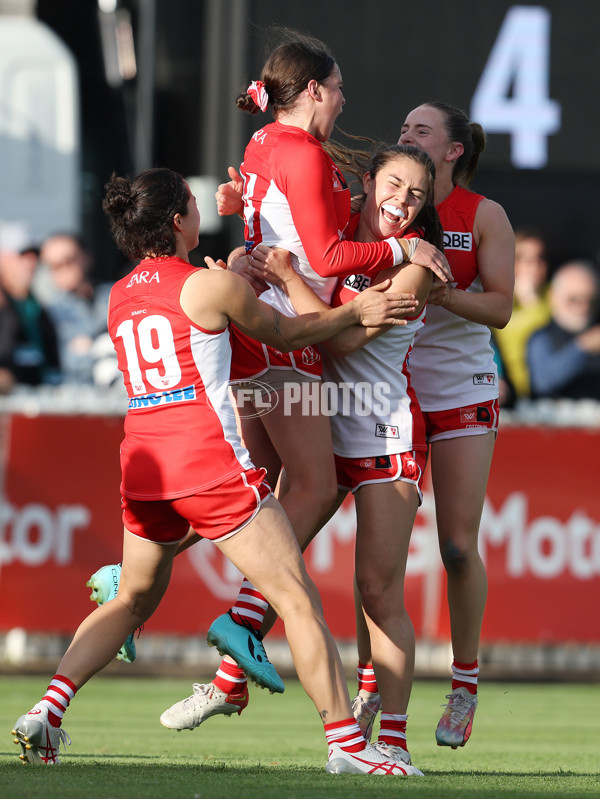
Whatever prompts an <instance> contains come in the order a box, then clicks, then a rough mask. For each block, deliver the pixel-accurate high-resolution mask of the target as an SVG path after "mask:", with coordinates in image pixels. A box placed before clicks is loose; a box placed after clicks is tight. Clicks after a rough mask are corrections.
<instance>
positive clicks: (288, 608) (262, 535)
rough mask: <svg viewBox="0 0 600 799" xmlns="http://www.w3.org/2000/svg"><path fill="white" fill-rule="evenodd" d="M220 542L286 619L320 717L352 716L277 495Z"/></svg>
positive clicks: (317, 600)
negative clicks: (254, 516)
mask: <svg viewBox="0 0 600 799" xmlns="http://www.w3.org/2000/svg"><path fill="white" fill-rule="evenodd" d="M218 547H219V549H221V551H222V552H223V554H224V555H225V556H226V557H228V558H229V559H230V560H231V561H232V563H233V564H234V565H235V566H237V568H238V569H240V571H242V572H243V573H244V574H245V575H246V576H247V578H248V579H249V580H250V581H251V582H252V584H253V585H255V586H256V587H257V588H258V590H259V591H260V592H261V593H262V594H263V595H264V596H265V597H266V598H267V599H268V600H269V602H270V603H271V604H272V606H273V608H274V609H275V611H276V613H277V615H278V616H279V617H280V618H281V619H282V621H283V623H284V625H285V632H286V637H287V639H288V643H289V645H290V649H291V652H292V657H293V659H294V665H295V667H296V672H297V674H298V678H299V679H300V682H301V683H302V685H303V687H304V689H305V691H306V693H307V694H308V695H309V696H310V698H311V699H312V700H313V702H314V704H315V706H316V708H317V711H318V712H319V715H320V716H321V719H322V721H323V722H324V723H326V722H327V723H329V722H332V721H341V720H343V719H347V718H350V717H351V715H352V711H351V708H350V698H349V696H348V690H347V687H346V680H345V676H344V671H343V668H342V664H341V660H340V657H339V653H338V651H337V648H336V646H335V642H334V640H333V637H332V635H331V633H330V632H329V629H328V627H327V626H326V624H325V620H324V618H323V609H322V606H321V600H320V598H319V594H318V592H317V589H316V587H315V585H314V583H313V582H312V580H311V579H310V578H309V576H308V574H307V573H306V569H305V566H304V561H303V560H302V554H301V552H300V549H299V548H298V545H297V542H296V540H295V538H294V535H293V532H292V529H291V527H290V525H289V522H288V520H287V519H286V517H285V514H284V513H283V512H282V510H281V506H280V505H279V503H278V502H277V500H275V499H270V500H268V501H267V502H266V503H265V504H264V505H263V507H262V509H261V511H260V512H259V513H258V515H257V517H256V518H255V519H254V520H253V521H252V522H250V524H248V525H247V526H246V527H245V528H244V529H243V530H242V531H241V532H239V533H237V534H236V535H234V536H232V538H229V539H227V540H226V541H222V542H220V543H219V544H218Z"/></svg>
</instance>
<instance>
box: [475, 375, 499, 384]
mask: <svg viewBox="0 0 600 799" xmlns="http://www.w3.org/2000/svg"><path fill="white" fill-rule="evenodd" d="M473 385H474V386H495V385H496V375H495V374H494V373H493V372H486V373H485V374H476V375H473Z"/></svg>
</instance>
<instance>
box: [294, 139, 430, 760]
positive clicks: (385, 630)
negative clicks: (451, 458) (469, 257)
mask: <svg viewBox="0 0 600 799" xmlns="http://www.w3.org/2000/svg"><path fill="white" fill-rule="evenodd" d="M434 174H435V168H434V167H433V164H432V162H431V160H430V159H429V157H428V156H426V155H425V154H424V153H423V152H422V151H420V150H418V149H417V148H414V147H404V146H392V147H388V148H385V149H383V150H380V151H379V152H378V153H377V154H376V155H375V156H374V158H373V159H372V160H371V162H370V164H369V167H368V172H367V174H366V175H365V178H364V190H365V199H364V203H363V206H362V209H361V213H360V214H357V215H355V216H354V217H353V218H352V219H351V221H350V223H349V225H348V228H347V235H348V237H352V238H353V239H354V240H355V241H365V240H371V239H373V238H376V237H377V238H381V237H382V236H383V235H385V234H388V235H389V232H390V231H394V232H395V233H396V234H398V233H399V232H400V233H402V234H404V235H410V229H411V227H417V228H422V229H424V234H425V235H427V236H428V238H429V240H430V241H432V242H433V243H434V244H436V245H437V246H441V238H442V229H441V225H440V223H439V219H438V217H437V214H436V213H435V211H434V209H433V205H432V201H433V180H434ZM292 275H293V273H292ZM384 276H385V277H388V276H390V277H392V276H393V283H392V285H393V287H394V289H395V290H397V291H402V292H410V293H413V294H414V295H415V297H416V298H417V301H418V305H417V307H416V308H415V311H414V314H413V315H411V316H409V317H407V324H406V325H405V326H402V327H396V328H394V329H390V330H388V331H387V332H384V333H383V334H382V331H374V330H371V331H369V330H364V329H363V330H358V328H352V329H350V330H347V331H343V332H342V333H341V334H338V335H337V336H334V337H333V338H332V339H329V340H328V341H327V342H326V345H325V346H324V347H323V348H322V351H323V356H324V363H323V377H324V380H325V384H324V388H326V389H327V393H326V396H327V397H328V398H329V399H328V403H327V404H328V405H329V406H330V408H331V410H333V409H334V408H337V412H336V413H333V414H332V415H331V416H330V418H331V428H332V436H333V448H334V453H335V464H336V471H337V482H338V497H337V500H336V503H335V504H334V505H333V506H332V508H331V509H330V512H329V515H333V513H334V512H335V510H336V509H337V508H338V507H339V505H340V504H341V503H342V502H343V500H344V498H345V497H346V495H347V494H348V492H352V494H353V495H354V498H355V505H356V514H357V531H356V585H357V602H358V608H357V609H358V612H359V613H360V614H361V615H362V614H363V613H364V618H365V620H366V623H367V627H368V635H366V636H359V639H358V648H359V660H360V661H361V662H363V660H364V661H365V662H366V661H370V660H371V659H372V660H373V661H374V662H375V663H376V664H377V666H376V671H377V676H378V688H379V695H378V700H379V698H380V699H381V709H382V714H381V725H380V730H379V735H378V740H377V742H376V744H375V746H376V747H377V748H378V749H379V750H380V751H382V752H387V753H390V754H392V753H393V754H394V755H395V756H396V757H397V758H399V759H402V760H404V762H406V763H410V762H411V758H410V754H409V750H408V743H407V731H406V724H407V710H408V703H409V698H410V693H411V688H412V682H413V674H414V654H415V640H414V628H413V625H412V622H411V620H410V617H409V615H408V612H407V610H406V608H405V606H404V574H405V569H406V561H407V557H408V548H409V541H410V535H411V531H412V527H413V523H414V518H415V514H416V512H417V508H418V506H419V504H420V502H421V478H422V474H423V471H424V468H425V461H426V449H427V445H426V441H425V427H424V421H423V417H422V415H421V411H420V408H419V404H418V401H417V398H416V396H415V392H414V390H413V389H412V387H411V385H410V376H409V372H408V359H409V353H410V349H411V345H412V342H413V338H414V336H415V334H416V333H417V331H418V330H419V329H421V328H422V326H423V321H424V318H425V301H426V299H427V295H428V293H429V289H430V287H431V273H430V272H428V270H426V269H423V268H422V267H419V266H414V265H409V266H406V267H403V268H400V269H399V268H395V269H393V270H386V271H385V272H383V273H381V275H380V276H379V277H376V278H375V279H374V281H375V282H376V281H377V280H378V279H380V278H381V277H384ZM370 283H371V278H370V277H369V276H367V275H364V274H356V275H353V276H350V277H348V278H345V279H343V278H342V279H340V281H339V283H338V287H337V289H336V291H335V292H334V295H333V302H332V305H333V306H334V307H337V306H339V305H340V304H343V303H345V302H349V301H351V300H352V298H354V297H356V295H357V293H360V292H361V291H364V290H365V289H366V288H367V287H368V286H369V285H370ZM285 286H286V291H287V292H288V293H289V296H290V297H291V299H292V300H293V302H294V305H295V307H296V309H297V310H298V311H301V312H306V311H308V310H309V309H311V310H315V309H316V308H318V307H320V306H319V305H318V304H315V303H314V299H315V298H314V295H313V297H312V302H311V297H310V293H309V294H308V295H307V291H306V289H307V287H306V284H305V283H304V282H303V281H302V280H301V279H300V278H299V277H298V276H297V275H296V276H295V277H291V278H289V279H288V282H287V283H286V284H285ZM332 394H333V401H332V396H331V395H332ZM307 544H308V541H306V542H301V546H303V545H304V546H305V545H307ZM378 707H379V703H378ZM353 710H354V713H355V716H359V715H360V714H361V711H362V699H360V698H357V700H355V702H354V705H353ZM373 717H374V715H373V714H371V718H373ZM365 733H366V736H367V737H368V738H369V739H370V735H371V728H370V727H369V728H368V729H366V730H365Z"/></svg>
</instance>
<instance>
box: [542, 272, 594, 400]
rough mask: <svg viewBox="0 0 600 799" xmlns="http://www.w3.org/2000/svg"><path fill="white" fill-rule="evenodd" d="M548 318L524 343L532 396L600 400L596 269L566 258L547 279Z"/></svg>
mask: <svg viewBox="0 0 600 799" xmlns="http://www.w3.org/2000/svg"><path fill="white" fill-rule="evenodd" d="M549 300H550V309H551V313H552V317H551V320H550V322H549V324H548V325H546V327H543V328H542V329H540V330H537V331H536V332H535V333H533V335H532V336H531V338H530V340H529V347H528V362H529V374H530V379H531V391H532V395H533V396H534V397H557V398H559V397H560V398H569V399H596V400H600V272H599V270H598V268H597V267H596V265H595V264H594V263H593V262H592V261H568V262H567V263H565V264H563V266H561V267H560V268H559V269H558V271H557V272H556V274H555V275H554V277H553V278H552V282H551V284H550V293H549Z"/></svg>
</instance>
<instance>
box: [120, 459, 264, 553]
mask: <svg viewBox="0 0 600 799" xmlns="http://www.w3.org/2000/svg"><path fill="white" fill-rule="evenodd" d="M265 474H266V472H265V470H264V469H248V470H247V471H246V472H241V473H240V474H236V475H235V476H234V477H231V478H230V479H229V480H226V481H225V482H224V483H221V485H218V486H214V487H213V488H210V489H208V490H207V491H201V492H200V493H198V494H193V495H192V496H190V497H179V498H178V499H159V500H138V499H129V497H121V509H122V511H123V525H124V526H125V527H126V528H127V529H128V530H129V531H130V532H132V533H133V534H134V535H137V536H139V537H140V538H145V539H146V540H148V541H153V542H154V543H156V544H177V543H178V542H179V541H181V540H182V539H183V538H185V536H186V535H187V532H188V529H189V527H190V526H191V527H193V528H194V530H195V531H196V532H197V533H198V535H200V536H202V538H209V539H210V540H211V541H222V540H224V539H225V538H229V537H230V536H232V535H233V534H234V533H237V532H238V531H239V530H241V529H242V527H244V526H245V525H246V524H248V522H250V521H252V519H253V518H254V517H255V516H256V514H257V513H258V511H259V509H260V506H261V504H262V502H263V501H264V500H265V499H267V497H269V496H270V495H271V487H270V486H269V484H268V483H267V482H266V481H265V479H264V478H265Z"/></svg>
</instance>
